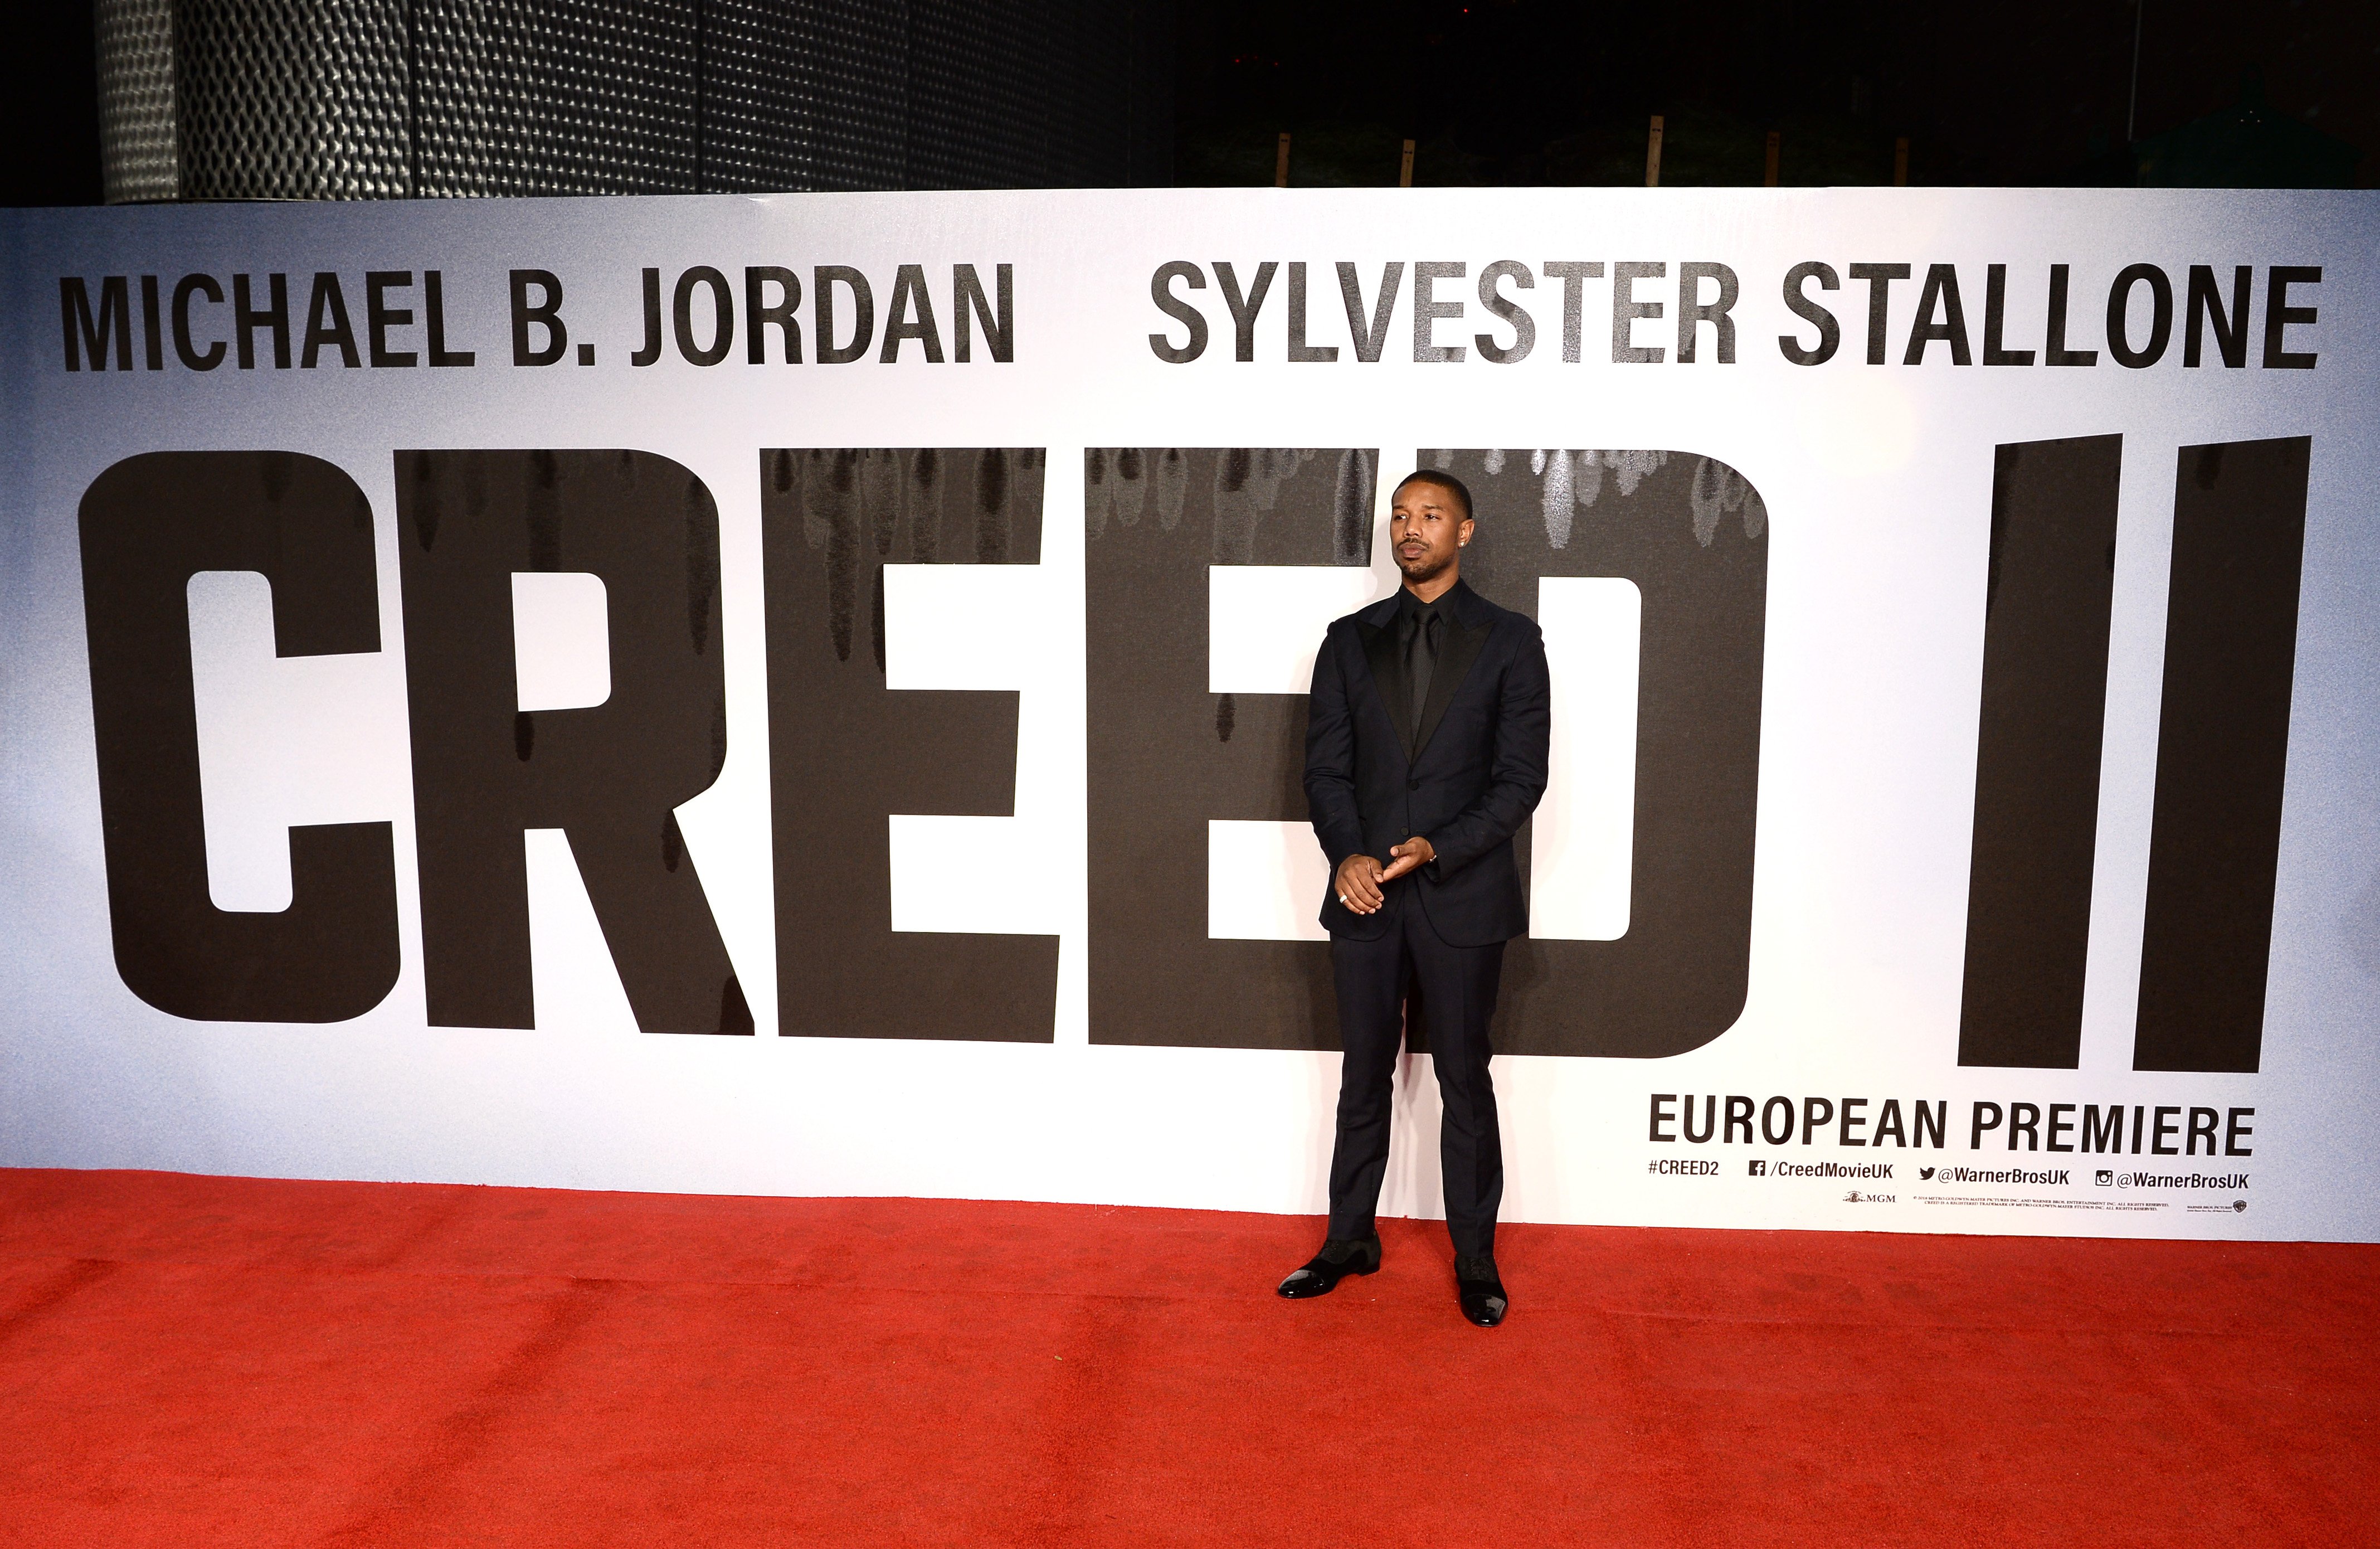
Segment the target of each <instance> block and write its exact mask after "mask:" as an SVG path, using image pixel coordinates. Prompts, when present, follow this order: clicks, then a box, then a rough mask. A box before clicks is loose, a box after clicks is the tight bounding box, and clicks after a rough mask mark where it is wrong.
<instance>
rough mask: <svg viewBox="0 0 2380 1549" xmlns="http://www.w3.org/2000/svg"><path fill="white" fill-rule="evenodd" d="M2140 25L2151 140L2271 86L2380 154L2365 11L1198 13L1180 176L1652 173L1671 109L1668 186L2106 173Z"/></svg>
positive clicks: (2126, 3)
mask: <svg viewBox="0 0 2380 1549" xmlns="http://www.w3.org/2000/svg"><path fill="white" fill-rule="evenodd" d="M2136 17H2137V18H2138V20H2139V22H2140V36H2141V48H2140V95H2139V109H2138V126H2137V132H2138V134H2139V135H2140V136H2142V137H2143V138H2145V137H2148V136H2153V135H2156V134H2159V133H2161V132H2162V131H2165V130H2168V129H2171V128H2176V127H2177V126H2179V125H2181V124H2183V123H2185V122H2186V121H2188V120H2191V119H2193V118H2197V117H2199V116H2202V115H2204V114H2209V113H2213V112H2216V111H2217V110H2220V109H2224V108H2228V107H2230V106H2232V105H2234V104H2237V103H2238V102H2239V101H2240V93H2241V88H2242V83H2243V79H2245V78H2246V76H2247V75H2248V74H2249V73H2250V72H2254V74H2255V75H2256V76H2257V77H2258V78H2259V79H2260V80H2261V84H2262V88H2263V91H2264V94H2265V101H2266V102H2267V104H2269V107H2270V108H2271V110H2272V111H2273V112H2275V113H2276V114H2278V115H2286V116H2292V117H2295V118H2296V119H2298V121H2299V122H2301V123H2303V124H2305V125H2307V126H2309V127H2312V128H2319V129H2321V130H2324V131H2325V132H2326V133H2328V134H2330V135H2333V136H2336V137H2338V138H2339V139H2342V140H2347V141H2349V142H2350V143H2351V144H2352V145H2353V146H2355V147H2356V148H2358V149H2360V150H2366V151H2368V150H2371V149H2373V148H2374V147H2375V146H2380V6H2373V5H2371V4H2369V3H2368V0H2366V3H2361V4H2355V3H2342V0H2269V3H2266V4H2261V5H2239V4H2228V5H2227V4H2213V3H2208V0H2144V8H2136V6H2135V5H2134V4H2133V3H2132V0H2064V3H2059V0H1997V3H1995V4H1991V5H1977V6H1923V5H1906V4H1903V5H1889V4H1880V3H1876V0H1760V3H1732V4H1730V3H1702V4H1692V3H1686V4H1676V5H1670V6H1641V5H1632V6H1617V5H1581V4H1575V3H1572V4H1560V3H1553V0H1470V3H1467V4H1465V3H1462V0H1183V6H1182V55H1181V60H1180V79H1181V88H1180V96H1179V100H1178V101H1179V113H1178V122H1179V128H1180V134H1181V144H1182V153H1181V155H1180V157H1179V159H1178V161H1177V167H1176V177H1177V180H1178V181H1181V182H1185V183H1188V182H1206V181H1213V182H1225V181H1229V182H1254V181H1264V182H1269V181H1270V180H1271V172H1272V163H1271V156H1272V150H1273V144H1274V139H1273V136H1274V134H1275V133H1277V132H1278V131H1279V130H1281V129H1290V130H1292V131H1293V132H1298V133H1300V135H1301V138H1300V140H1298V141H1297V142H1295V143H1294V144H1293V175H1292V181H1293V182H1299V181H1314V182H1321V181H1337V180H1344V181H1362V182H1373V181H1378V182H1392V181H1394V178H1395V152H1396V144H1395V142H1396V140H1399V139H1401V138H1402V137H1403V136H1408V135H1410V136H1414V137H1415V138H1417V139H1418V140H1420V141H1421V145H1422V152H1421V154H1420V156H1419V157H1418V158H1417V165H1416V174H1415V176H1416V180H1417V181H1420V182H1425V183H1427V182H1483V183H1516V184H1529V183H1591V182H1630V181H1635V182H1641V181H1642V179H1643V168H1644V140H1645V120H1646V117H1647V116H1648V115H1650V114H1654V113H1659V114H1662V115H1663V116H1665V118H1666V119H1667V120H1668V128H1667V133H1666V141H1667V142H1666V144H1665V146H1664V164H1665V165H1664V177H1663V180H1664V181H1665V182H1699V183H1756V182H1758V181H1759V180H1760V177H1761V159H1762V142H1763V140H1764V138H1765V136H1766V133H1767V130H1769V129H1772V128H1773V129H1778V130H1780V131H1781V132H1782V133H1783V135H1784V137H1785V139H1784V152H1783V157H1782V160H1783V164H1784V165H1783V175H1782V180H1783V181H1785V182H1787V183H1817V182H1882V181H1886V180H1888V178H1889V176H1890V167H1891V156H1892V142H1893V140H1894V139H1895V138H1896V137H1898V136H1903V135H1905V136H1907V137H1908V138H1909V140H1910V141H1911V181H1913V182H1917V183H1937V184H1939V183H1983V184H2038V183H2062V182H2073V181H2085V180H2089V181H2106V180H2107V178H2106V177H2091V176H2090V175H2089V172H2088V170H2087V168H2086V164H2089V163H2091V162H2092V161H2093V160H2094V158H2095V157H2103V156H2105V155H2106V154H2107V152H2110V151H2120V148H2121V147H2122V146H2123V144H2124V142H2125V128H2126V126H2125V118H2126V113H2127V108H2128V98H2129V94H2130V90H2131V72H2132V58H2133V48H2132V44H2133V32H2134V24H2135V19H2136ZM1308 140H1310V141H1311V142H1312V145H1313V149H1314V153H1313V155H1312V156H1310V157H1309V156H1306V155H1305V154H1303V153H1302V152H1303V149H1304V146H1305V143H1306V142H1307V141H1308ZM1383 147H1385V149H1383ZM1376 167H1378V168H1380V169H1381V170H1379V171H1378V173H1377V174H1375V173H1374V172H1373V170H1372V169H1374V168H1376ZM1300 172H1303V173H1305V175H1306V176H1304V177H1301V176H1299V173H1300ZM2373 172H2374V158H2371V157H2368V156H2367V157H2366V158H2365V159H2364V160H2363V162H2362V165H2361V167H2360V168H2359V174H2358V181H2360V182H2362V183H2363V184H2364V185H2366V186H2369V185H2370V184H2371V182H2372V181H2373V176H2372V175H2373ZM1242 174H1245V175H1242ZM1334 175H1335V176H1334Z"/></svg>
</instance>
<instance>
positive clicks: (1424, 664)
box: [1405, 609, 1441, 752]
mask: <svg viewBox="0 0 2380 1549" xmlns="http://www.w3.org/2000/svg"><path fill="white" fill-rule="evenodd" d="M1440 627H1441V626H1440V620H1439V615H1438V613H1437V611H1436V610H1435V609H1431V610H1428V611H1426V612H1424V613H1422V614H1420V615H1419V616H1416V617H1415V620H1414V632H1413V639H1412V640H1411V641H1409V642H1408V643H1407V645H1406V647H1405V678H1406V680H1407V681H1408V682H1410V683H1411V684H1412V685H1413V740H1414V749H1415V751H1416V752H1418V751H1419V750H1420V749H1421V717H1422V711H1423V709H1424V707H1426V706H1427V704H1428V703H1429V677H1430V672H1431V669H1433V668H1434V667H1436V666H1437V665H1438V636H1439V628H1440Z"/></svg>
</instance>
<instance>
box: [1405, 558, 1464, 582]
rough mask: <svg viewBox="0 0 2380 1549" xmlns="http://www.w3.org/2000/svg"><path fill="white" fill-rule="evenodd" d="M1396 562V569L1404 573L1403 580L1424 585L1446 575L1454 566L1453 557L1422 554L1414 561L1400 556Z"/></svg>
mask: <svg viewBox="0 0 2380 1549" xmlns="http://www.w3.org/2000/svg"><path fill="white" fill-rule="evenodd" d="M1396 560H1397V568H1398V569H1399V570H1402V571H1403V572H1404V578H1405V579H1407V580H1409V581H1419V582H1422V583H1425V584H1427V582H1430V581H1434V580H1436V579H1438V578H1439V577H1440V576H1442V575H1444V574H1446V572H1447V571H1448V569H1450V568H1451V567H1452V566H1453V564H1454V556H1453V555H1451V554H1429V553H1424V554H1423V555H1421V556H1420V557H1418V558H1415V559H1407V558H1406V557H1405V556H1404V555H1402V554H1400V555H1397V556H1396Z"/></svg>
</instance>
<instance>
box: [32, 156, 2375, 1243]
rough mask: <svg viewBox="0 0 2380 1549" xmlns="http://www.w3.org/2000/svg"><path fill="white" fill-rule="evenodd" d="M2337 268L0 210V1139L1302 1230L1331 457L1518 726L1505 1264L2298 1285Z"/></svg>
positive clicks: (2320, 822) (2324, 1049)
mask: <svg viewBox="0 0 2380 1549" xmlns="http://www.w3.org/2000/svg"><path fill="white" fill-rule="evenodd" d="M2375 250H2380V202H2375V199H2374V196H2372V195H2369V194H2351V193H2323V194H2289V193H2222V194H2216V193H2179V192H2177V193H2164V192H2134V191H2121V192H2111V191H2097V190H2095V191H2090V192H2082V191H2068V192H2023V191H1991V190H1957V191H1953V190H1940V191H1933V190H1919V189H1906V190H1903V189H1877V190H1852V189H1838V190H1825V191H1773V190H1772V191H1720V190H1710V191H1703V190H1688V189H1660V190H1644V191H1636V190H1528V191H1523V190H1501V189H1494V190H1491V189H1479V190H1445V191H1426V190H1410V191H1405V190H1396V191H1386V190H1383V191H1356V190H1350V191H1344V192H1299V193H1294V194H1290V193H1281V192H1278V191H1272V190H1249V191H1236V190H1217V191H1207V192H1197V191H1166V192H1041V193H992V194H886V195H849V196H830V195H805V196H789V197H782V198H759V199H744V198H713V199H623V200H601V201H594V200H590V201H553V202H544V201H504V202H497V201H490V202H477V201H471V202H464V201H457V202H454V203H447V204H436V203H410V204H381V205H367V204H344V205H327V204H325V205H279V206H249V207H228V206H216V207H205V206H183V207H177V208H155V209H115V210H91V211H55V212H37V213H28V212H18V213H8V214H6V215H5V216H0V252H4V253H5V255H6V281H5V285H6V318H5V327H6V461H5V465H0V466H5V472H0V500H5V511H0V544H5V549H4V550H0V553H5V570H4V571H0V649H4V650H5V661H0V727H5V733H0V761H5V771H6V774H5V779H6V801H5V807H0V823H5V839H4V840H0V930H5V933H6V953H5V957H0V975H5V982H0V1071H5V1077H0V1127H4V1128H0V1160H5V1161H6V1163H9V1164H14V1165H57V1166H75V1167H152V1168H173V1169H187V1170H195V1171H202V1172H210V1173H233V1174H262V1175H279V1176H300V1177H357V1178H405V1179H443V1180H451V1181H463V1182H478V1183H505V1184H533V1185H560V1186H571V1187H587V1188H603V1189H678V1190H699V1191H732V1192H755V1193H796V1194H865V1195H886V1194H893V1195H898V1194H915V1195H936V1196H969V1197H1012V1198H1021V1199H1034V1200H1054V1201H1102V1202H1116V1203H1127V1204H1146V1205H1184V1206H1203V1207H1219V1208H1230V1209H1246V1210H1259V1211H1281V1212H1318V1211H1319V1210H1320V1209H1321V1208H1322V1206H1323V1197H1324V1174H1325V1169H1326V1165H1327V1162H1328V1156H1329V1151H1330V1134H1331V1122H1330V1120H1331V1107H1332V1101H1333V1096H1334V1093H1335V1090H1336V1083H1337V1074H1338V1071H1337V1066H1338V1061H1337V1057H1336V1054H1335V1052H1334V1051H1335V1047H1336V1030H1335V1027H1334V1024H1333V1011H1332V1004H1331V996H1330V963H1329V948H1328V945H1327V942H1326V939H1325V938H1324V936H1323V933H1322V932H1321V931H1320V929H1319V927H1318V924H1317V922H1316V914H1317V909H1318V906H1319V904H1320V902H1321V899H1322V896H1323V894H1324V891H1325V889H1326V887H1327V886H1328V878H1327V874H1326V867H1325V862H1324V860H1323V859H1322V856H1321V854H1320V851H1319V850H1318V847H1317V845H1316V843H1315V840H1314V838H1313V835H1312V833H1311V831H1310V829H1309V828H1308V827H1307V824H1306V822H1305V817H1306V813H1305V799H1304V796H1303V794H1302V791H1301V789H1300V773H1301V764H1302V757H1303V749H1302V738H1303V731H1304V720H1305V704H1304V698H1303V694H1304V690H1305V687H1306V684H1307V679H1308V675H1309V673H1310V671H1311V666H1312V662H1313V656H1314V653H1315V649H1316V646H1317V643H1318V640H1320V638H1321V635H1322V631H1323V627H1324V625H1325V624H1326V623H1327V622H1328V621H1329V620H1330V619H1331V618H1333V617H1335V616H1340V615H1342V614H1345V613H1347V612H1350V611H1352V610H1354V609H1355V608H1356V607H1358V606H1360V605H1362V604H1365V603H1366V602H1367V601H1369V600H1371V599H1373V598H1376V597H1379V596H1382V595H1385V594H1387V593H1388V592H1389V591H1390V589H1391V588H1392V587H1393V586H1394V584H1395V581H1396V573H1395V570H1394V568H1393V566H1392V565H1391V563H1390V558H1389V555H1388V552H1387V543H1386V536H1385V533H1386V521H1387V507H1388V499H1389V495H1390V491H1391V489H1392V487H1393V485H1394V483H1395V482H1396V480H1397V478H1398V477H1399V476H1400V475H1401V474H1403V472H1405V471H1408V470H1411V469H1413V468H1415V467H1417V466H1418V467H1427V468H1438V469H1446V470H1451V471H1452V472H1454V473H1456V474H1458V475H1460V476H1461V477H1462V478H1463V480H1464V481H1465V482H1467V483H1468V484H1469V485H1470V487H1471V489H1472V490H1473V491H1474V492H1475V495H1476V497H1477V516H1478V522H1479V527H1478V535H1477V537H1476V539H1475V542H1474V543H1473V544H1472V546H1471V548H1470V549H1469V550H1468V551H1467V553H1466V556H1465V559H1464V575H1465V577H1466V579H1468V580H1469V581H1470V582H1471V584H1472V585H1474V586H1475V587H1476V588H1477V589H1478V590H1479V591H1480V592H1483V593H1485V594H1486V595H1487V596H1488V597H1489V598H1491V599H1493V600H1494V601H1496V602H1498V603H1500V604H1504V605H1506V606H1508V607H1512V608H1516V609H1520V610H1522V611H1524V612H1526V613H1528V614H1530V615H1532V616H1535V617H1536V620H1537V621H1538V623H1539V624H1540V625H1541V626H1542V627H1543V628H1544V631H1545V637H1546V643H1547V649H1548V654H1549V656H1550V659H1551V663H1552V669H1553V683H1554V696H1555V701H1554V720H1553V725H1554V744H1553V781H1552V786H1551V788H1550V789H1549V790H1548V794H1547V797H1546V799H1545V802H1544V804H1543V806H1542V807H1540V808H1539V809H1538V811H1537V814H1536V820H1535V822H1534V823H1532V824H1531V826H1530V827H1528V828H1527V829H1524V831H1523V833H1522V834H1521V835H1520V838H1519V846H1520V852H1521V855H1522V857H1523V858H1524V865H1525V866H1526V868H1527V875H1528V881H1529V887H1530V896H1531V907H1532V910H1533V913H1532V921H1533V927H1532V932H1531V934H1530V935H1529V937H1528V938H1527V939H1525V940H1524V941H1520V942H1517V943H1515V944H1514V945H1513V946H1512V950H1511V954H1510V956H1509V957H1508V959H1507V964H1508V966H1507V969H1506V972H1505V984H1506V990H1505V999H1504V1005H1503V1009H1502V1012H1501V1018H1500V1030H1499V1033H1498V1043H1499V1047H1500V1050H1501V1051H1502V1053H1501V1055H1500V1058H1499V1059H1498V1061H1497V1064H1496V1067H1495V1074H1496V1080H1497V1083H1498V1087H1499V1090H1500V1094H1501V1099H1502V1102H1503V1104H1504V1112H1505V1115H1506V1118H1505V1124H1504V1132H1505V1136H1506V1145H1507V1148H1508V1152H1509V1154H1510V1163H1511V1184H1510V1191H1509V1194H1508V1196H1507V1200H1508V1203H1507V1215H1508V1218H1512V1219H1522V1220H1536V1221H1562V1222H1610V1223H1648V1224H1684V1225H1703V1226H1823V1227H1838V1228H1840V1227H1869V1228H1885V1229H1895V1230H1915V1231H1956V1232H2023V1233H2044V1232H2047V1233H2075V1234H2104V1235H2109V1236H2176V1237H2203V1236H2212V1237H2253V1238H2362V1239H2372V1238H2375V1237H2380V1204H2376V1203H2375V1196H2374V1192H2373V1190H2372V1189H2370V1187H2369V1181H2368V1174H2369V1169H2370V1165H2371V1159H2372V1157H2373V1156H2374V1154H2380V1104H2375V1102H2374V1099H2375V1096H2380V1056H2375V1052H2374V1020H2375V1018H2374V1013H2375V1007H2376V1006H2380V995H2375V986H2376V985H2380V603H2375V601H2374V597H2375V586H2380V513H2375V504H2380V383H2375V378H2374V360H2375V355H2374V331H2375V325H2380V297H2375V293H2374V252H2375ZM1399 1104H1400V1106H1399V1121H1398V1122H1399V1129H1398V1135H1397V1145H1398V1153H1397V1160H1396V1163H1395V1165H1394V1168H1393V1172H1392V1177H1391V1183H1390V1190H1389V1197H1388V1200H1387V1201H1386V1204H1387V1208H1389V1209H1390V1210H1392V1211H1402V1212H1410V1213H1414V1214H1435V1213H1436V1211H1437V1199H1436V1195H1437V1183H1436V1173H1437V1160H1436V1149H1437V1148H1436V1144H1435V1133H1434V1131H1435V1126H1436V1122H1437V1121H1436V1096H1435V1087H1434V1083H1433V1081H1432V1079H1431V1078H1430V1076H1429V1074H1428V1068H1427V1059H1426V1058H1421V1057H1418V1056H1409V1057H1408V1058H1407V1059H1406V1060H1404V1061H1403V1065H1402V1067H1401V1074H1400V1098H1399Z"/></svg>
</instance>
